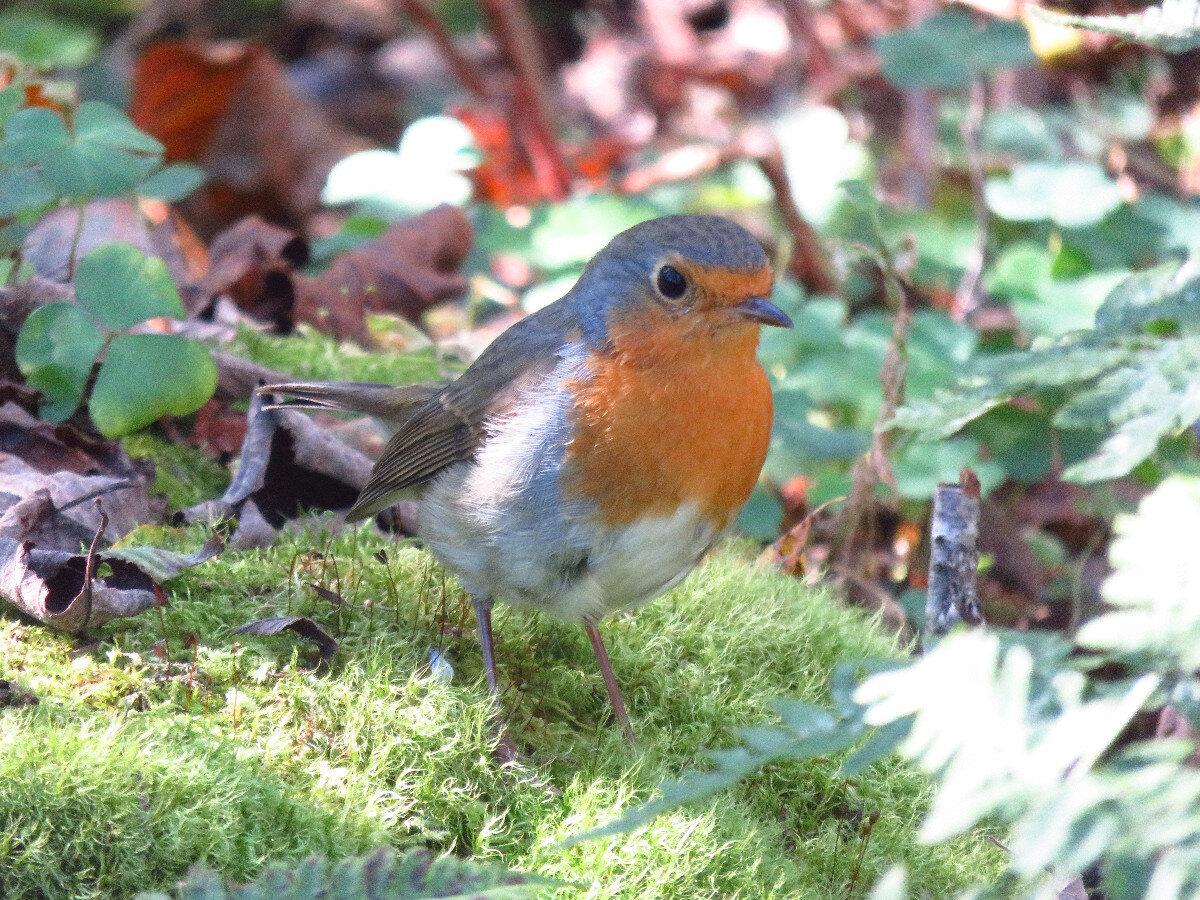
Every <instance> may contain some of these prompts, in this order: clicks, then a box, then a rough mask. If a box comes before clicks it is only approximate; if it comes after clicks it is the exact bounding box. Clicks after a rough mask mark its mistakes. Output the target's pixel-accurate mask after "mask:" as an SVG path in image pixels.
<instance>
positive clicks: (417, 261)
mask: <svg viewBox="0 0 1200 900" xmlns="http://www.w3.org/2000/svg"><path fill="white" fill-rule="evenodd" d="M472 238H473V232H472V229H471V223H470V220H469V219H467V217H466V214H465V213H463V212H462V211H461V210H459V209H457V208H455V207H453V206H447V205H442V206H438V207H436V208H434V209H431V210H429V211H428V212H425V213H422V214H420V215H418V216H413V217H412V218H411V219H406V220H405V221H403V222H400V223H398V224H396V225H393V226H392V227H391V228H389V229H388V230H387V231H386V232H384V233H383V234H382V235H380V236H379V237H378V238H376V239H375V240H373V241H369V242H368V243H366V244H363V245H362V246H361V247H359V248H358V249H356V250H353V251H351V252H349V253H345V254H342V255H341V256H339V257H338V258H337V259H335V260H334V261H333V263H332V264H331V265H330V266H329V268H328V269H326V270H325V272H324V273H322V274H321V275H319V276H316V277H309V276H305V275H297V276H296V280H295V284H296V317H297V318H298V319H299V320H300V321H303V322H309V323H310V324H312V325H314V326H316V327H317V328H319V329H320V330H322V331H325V332H328V333H330V334H332V335H334V337H337V338H350V339H354V340H357V341H359V342H360V343H370V332H369V330H368V328H367V321H366V317H367V314H368V313H375V312H386V313H392V314H394V315H399V316H403V317H405V318H407V319H409V320H411V321H414V322H416V321H418V320H419V319H420V316H421V313H423V312H424V311H425V310H426V309H428V308H429V307H430V306H433V305H434V304H437V303H440V302H442V301H443V300H447V299H449V298H450V297H454V296H456V295H458V294H462V293H464V292H465V291H466V289H467V279H466V278H465V277H464V276H463V275H462V273H461V272H459V268H460V267H461V266H462V263H463V261H464V260H465V259H466V256H467V253H469V252H470V249H471V242H472Z"/></svg>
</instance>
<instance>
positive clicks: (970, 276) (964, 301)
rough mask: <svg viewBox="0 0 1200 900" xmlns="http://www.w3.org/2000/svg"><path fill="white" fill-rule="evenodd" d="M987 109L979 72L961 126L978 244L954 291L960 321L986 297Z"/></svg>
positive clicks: (987, 216) (984, 87)
mask: <svg viewBox="0 0 1200 900" xmlns="http://www.w3.org/2000/svg"><path fill="white" fill-rule="evenodd" d="M986 111H987V84H986V82H984V80H983V78H982V77H978V76H977V77H976V78H975V79H974V80H972V82H971V94H970V100H969V103H968V106H967V114H966V115H965V116H964V117H963V121H962V128H961V130H962V138H963V144H964V145H965V146H966V149H967V164H968V166H969V167H970V177H971V205H972V206H973V207H974V211H975V246H974V247H972V248H971V261H970V263H968V265H967V271H966V272H965V273H963V277H962V281H960V282H959V283H958V290H957V291H955V292H954V307H953V309H952V315H953V316H954V318H955V319H957V320H958V321H960V322H961V321H963V320H964V319H965V318H967V316H969V315H970V314H971V313H972V312H974V311H975V310H976V309H977V308H978V307H979V304H980V302H981V301H982V299H983V293H982V291H981V290H980V288H979V284H980V280H981V278H982V277H983V270H984V267H985V266H986V265H987V248H988V225H989V223H990V222H991V217H990V216H989V215H988V207H987V198H986V197H985V196H984V192H983V183H984V171H983V149H982V147H981V146H980V143H979V134H980V129H981V128H982V127H983V116H984V113H985V112H986Z"/></svg>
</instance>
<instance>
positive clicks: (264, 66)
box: [130, 40, 371, 234]
mask: <svg viewBox="0 0 1200 900" xmlns="http://www.w3.org/2000/svg"><path fill="white" fill-rule="evenodd" d="M131 96H132V98H133V100H132V104H131V106H130V117H131V118H132V119H133V121H134V122H135V123H136V124H137V126H138V127H139V128H141V129H142V130H144V131H146V132H148V133H149V134H152V135H154V136H155V137H156V138H158V139H159V140H160V141H162V142H163V145H164V146H165V147H166V148H167V154H166V157H167V159H168V160H170V161H178V160H186V161H188V162H194V163H198V164H199V165H202V166H203V167H204V169H205V171H206V172H207V173H208V175H209V182H208V183H207V184H206V186H205V187H204V188H202V189H201V190H200V191H199V192H197V194H195V195H193V197H191V198H189V199H188V200H187V201H186V203H185V204H184V206H183V208H184V209H185V210H186V211H187V214H188V218H189V220H190V221H192V222H193V223H195V224H196V226H197V227H198V228H199V229H200V230H201V231H202V232H205V233H209V234H211V233H214V232H216V231H218V230H219V229H220V228H221V227H222V226H224V225H227V224H229V223H230V222H233V221H235V220H237V219H238V218H240V217H241V216H243V215H245V214H248V213H251V212H259V211H261V212H264V213H265V214H268V215H270V216H271V217H272V218H280V219H283V220H286V221H290V222H295V223H299V222H302V221H303V220H304V219H305V217H306V216H307V215H308V214H309V213H311V212H313V211H315V210H316V209H318V208H319V206H320V194H321V188H322V186H323V185H324V184H325V177H326V176H327V175H328V174H329V170H330V169H332V168H333V165H334V163H336V162H337V161H338V160H340V159H342V158H343V157H345V156H348V155H349V154H351V153H354V152H356V151H358V150H365V149H367V148H369V147H370V146H371V145H370V142H368V141H365V140H363V139H361V138H359V137H357V136H355V135H352V134H350V133H349V132H347V131H345V130H343V129H342V128H340V127H339V126H338V125H336V124H334V123H333V122H332V121H331V120H330V118H329V117H328V116H327V115H326V114H325V113H324V111H323V110H322V109H321V108H320V107H319V106H318V105H316V104H315V103H313V102H312V101H310V100H308V99H307V98H306V97H304V96H303V95H301V94H300V93H298V92H297V91H296V90H295V89H294V88H293V87H292V86H291V84H290V83H289V82H288V78H287V74H286V73H285V72H284V69H283V66H282V65H281V64H280V63H279V61H278V60H276V59H275V58H274V57H273V56H271V54H270V53H268V52H267V50H266V49H264V48H263V47H262V46H260V45H258V44H253V43H243V42H220V43H218V42H201V41H186V40H177V41H161V42H158V43H156V44H153V45H151V46H149V47H147V48H146V49H145V50H144V51H143V52H142V54H141V56H140V57H139V58H138V60H137V63H136V65H135V67H134V74H133V85H132V89H131Z"/></svg>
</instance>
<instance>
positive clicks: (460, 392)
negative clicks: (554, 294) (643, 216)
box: [346, 301, 575, 522]
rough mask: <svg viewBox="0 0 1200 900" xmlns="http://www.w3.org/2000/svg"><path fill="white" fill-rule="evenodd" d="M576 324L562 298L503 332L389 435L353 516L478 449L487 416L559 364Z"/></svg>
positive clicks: (371, 511)
mask: <svg viewBox="0 0 1200 900" xmlns="http://www.w3.org/2000/svg"><path fill="white" fill-rule="evenodd" d="M573 330H575V323H574V317H573V316H572V315H571V309H570V308H569V307H567V306H566V302H565V301H559V302H558V303H553V304H551V305H550V306H548V307H546V308H544V309H542V310H540V311H539V312H537V313H535V314H533V315H532V316H529V317H527V318H525V319H522V320H521V321H520V322H518V323H517V324H515V325H513V326H512V327H511V328H509V329H508V330H507V331H505V332H504V333H503V334H501V335H500V336H499V337H498V338H496V340H494V341H493V342H492V343H491V345H490V346H489V347H488V348H487V350H486V351H484V353H483V355H482V356H480V357H479V359H477V360H476V361H475V363H474V364H473V365H472V366H471V367H470V368H469V369H467V371H466V372H464V373H463V374H462V376H461V377H460V378H459V379H458V380H457V381H454V382H452V383H451V384H449V385H447V386H446V387H444V388H443V389H442V390H441V391H440V392H439V393H438V394H437V395H436V396H434V397H432V398H430V399H429V400H426V401H425V402H424V403H422V404H420V405H419V406H417V407H416V408H415V409H413V411H412V413H411V415H410V417H409V418H408V419H407V420H406V421H405V422H404V424H403V425H402V426H401V428H400V430H399V431H397V432H396V434H395V435H394V436H393V437H392V439H391V440H390V441H388V444H387V446H386V447H385V448H384V450H383V455H382V456H380V457H379V460H378V461H377V462H376V463H375V468H374V469H373V470H372V471H371V477H370V480H368V482H367V484H366V486H365V487H364V488H363V490H362V493H361V494H360V495H359V497H358V500H357V501H356V502H355V504H354V507H353V508H352V509H351V510H350V512H349V513H348V514H347V516H346V518H347V520H348V521H351V522H355V521H359V520H361V519H365V518H367V517H369V516H372V515H375V514H376V513H378V512H380V511H382V510H384V509H386V508H387V507H389V506H391V505H392V504H393V503H395V502H397V501H398V500H401V499H404V497H405V496H407V495H408V493H409V492H410V490H411V489H412V488H414V487H416V486H418V485H421V484H423V483H425V482H426V481H428V480H429V479H431V478H432V477H433V476H434V475H436V474H437V473H438V472H440V471H441V470H442V469H444V468H445V467H446V466H448V465H450V464H452V463H455V462H459V461H461V460H466V459H470V458H471V457H472V456H474V455H475V451H476V450H478V449H479V446H480V445H481V444H482V443H483V440H484V437H485V426H486V423H487V421H488V420H489V419H491V418H492V417H493V416H496V415H500V414H502V413H504V412H505V411H506V410H507V409H509V408H510V407H511V406H512V404H513V403H514V402H515V401H516V400H517V398H518V397H519V396H520V395H521V393H522V392H523V391H524V390H525V389H527V388H528V387H529V386H530V385H532V384H535V383H537V381H538V380H539V379H541V378H544V377H546V376H547V375H549V374H550V372H552V371H553V370H554V368H555V366H556V365H557V364H558V362H559V357H558V353H559V350H560V349H561V348H562V347H563V345H564V344H565V343H566V342H567V339H568V336H569V335H570V334H571V332H572V331H573Z"/></svg>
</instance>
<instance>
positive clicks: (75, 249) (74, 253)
mask: <svg viewBox="0 0 1200 900" xmlns="http://www.w3.org/2000/svg"><path fill="white" fill-rule="evenodd" d="M86 213H87V204H80V206H79V218H78V219H76V220H75V231H74V233H73V234H72V235H71V251H70V254H69V255H68V256H67V281H74V280H75V264H76V263H77V262H78V261H79V260H78V256H79V241H80V240H81V239H82V238H83V223H84V217H85V215H86Z"/></svg>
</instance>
